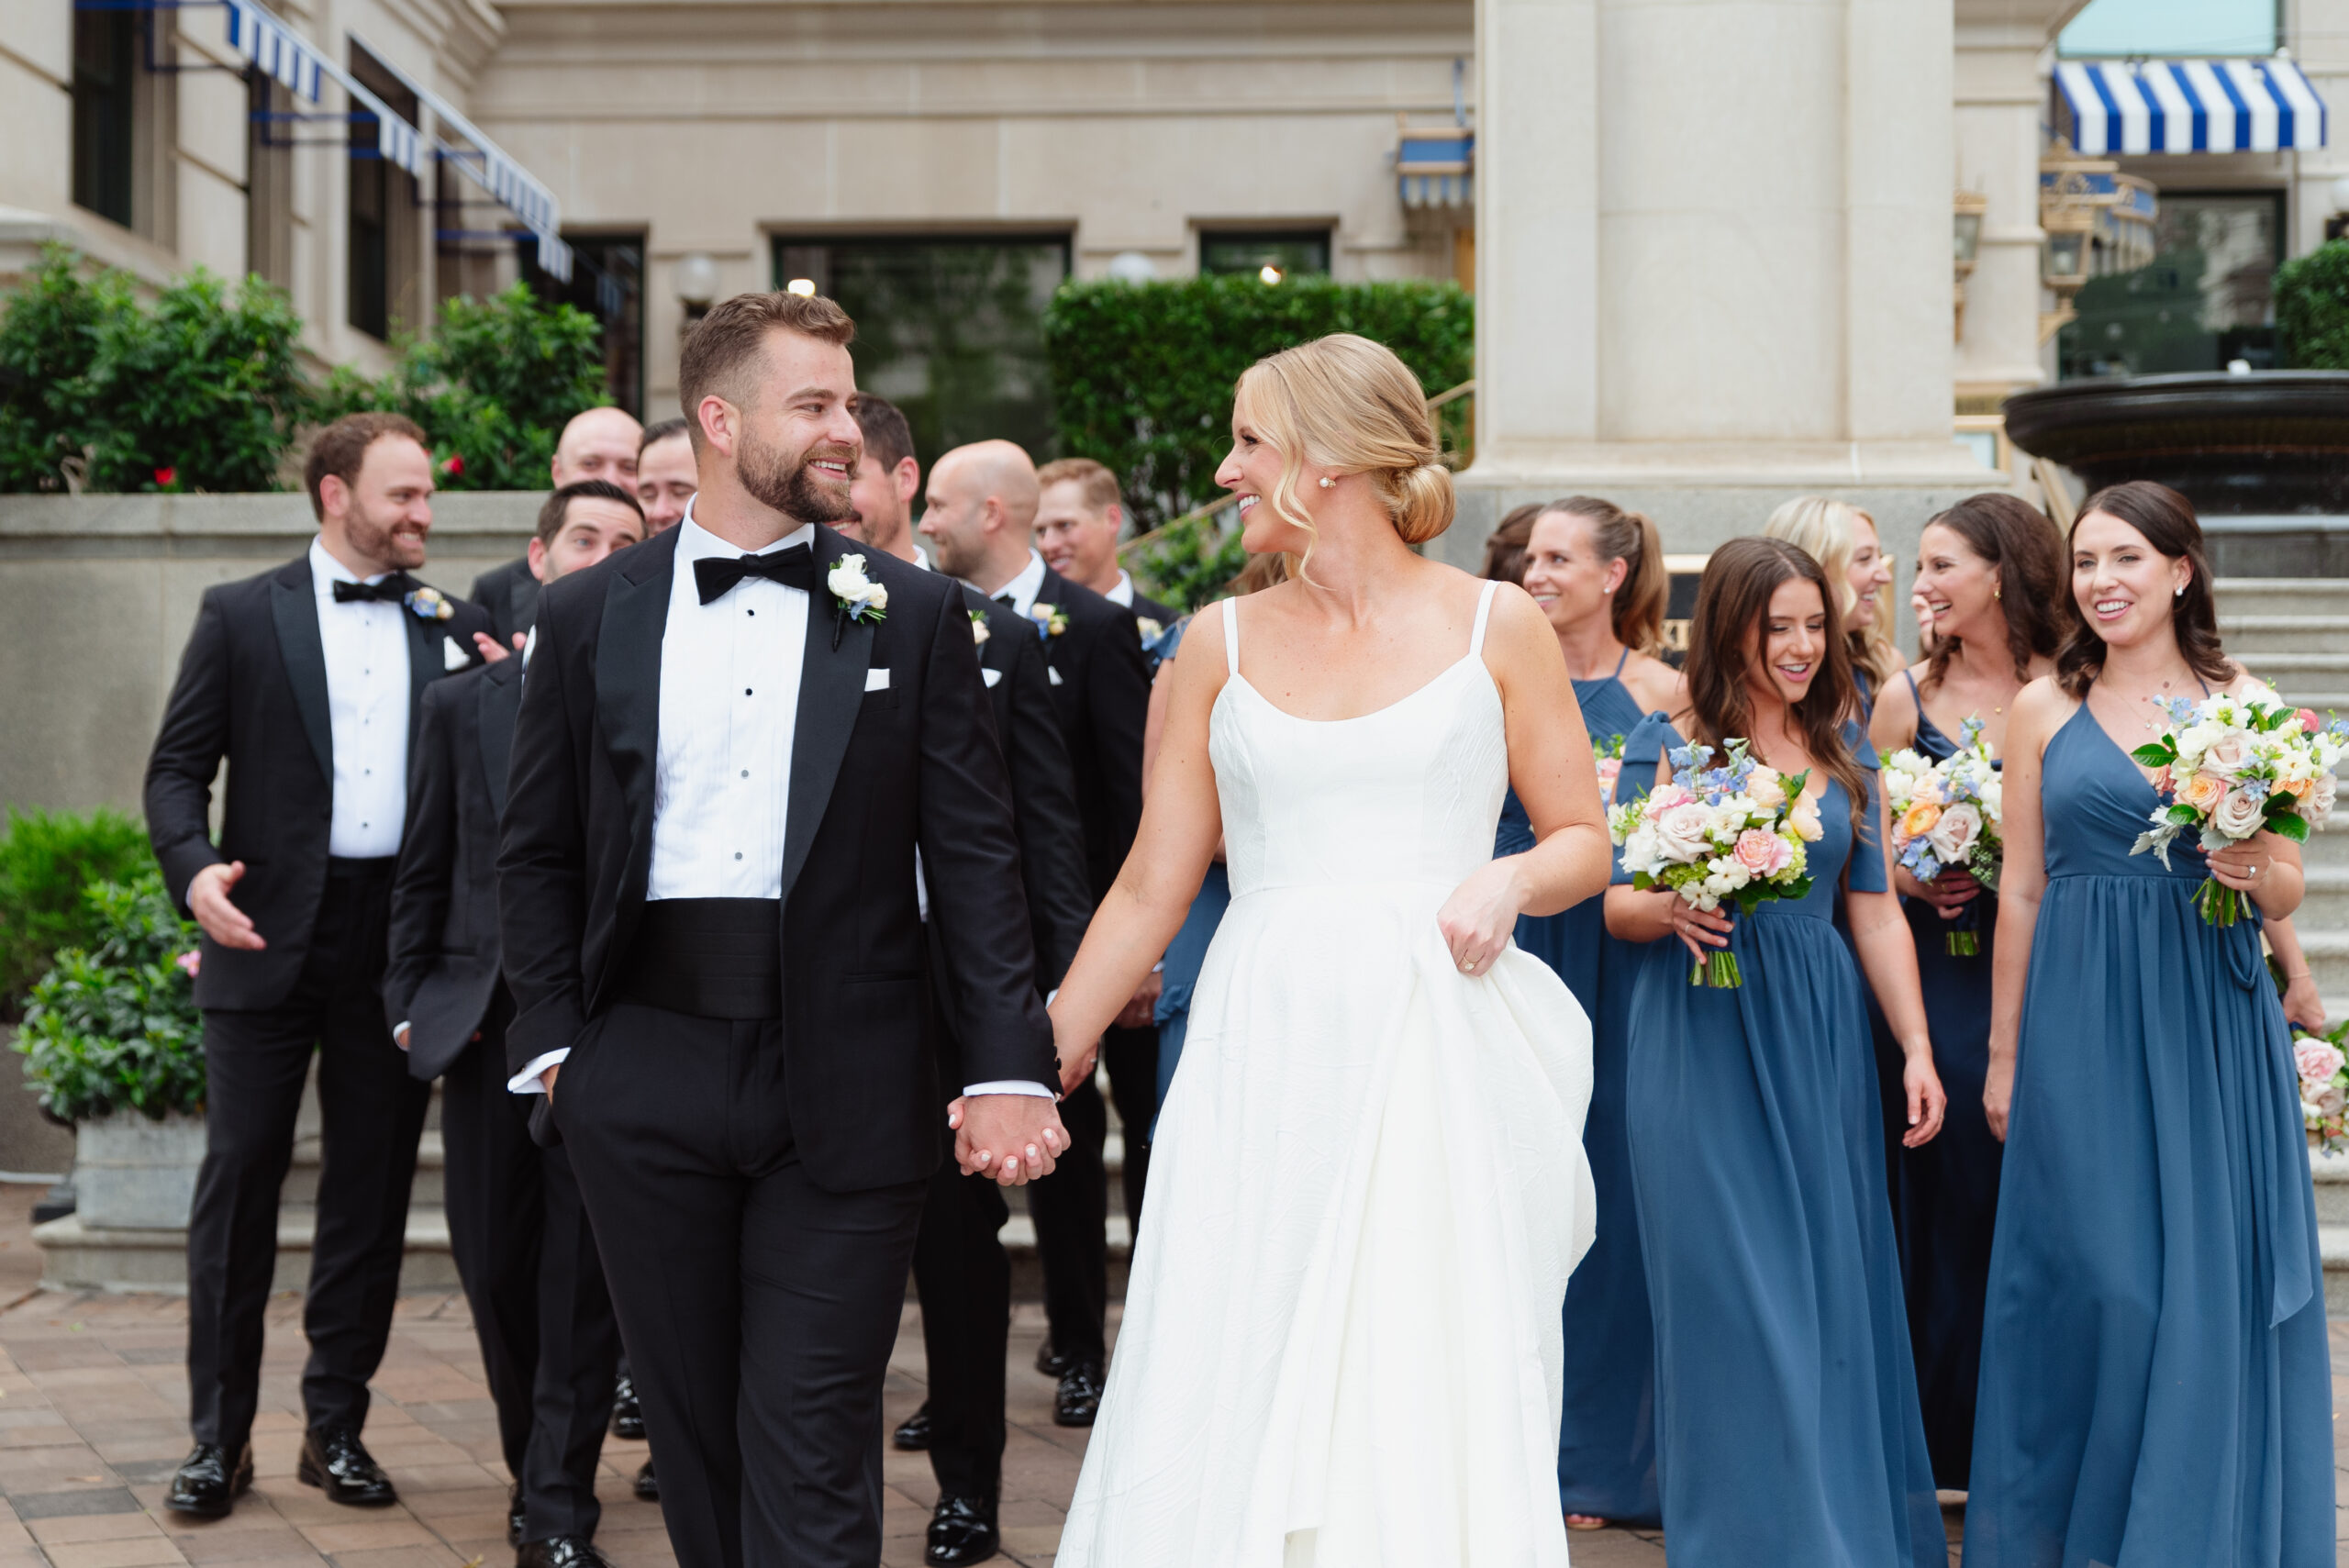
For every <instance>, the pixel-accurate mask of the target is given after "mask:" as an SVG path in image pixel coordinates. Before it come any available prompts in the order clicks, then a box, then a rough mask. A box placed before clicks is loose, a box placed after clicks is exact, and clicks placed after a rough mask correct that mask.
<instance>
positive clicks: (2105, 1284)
mask: <svg viewBox="0 0 2349 1568" xmlns="http://www.w3.org/2000/svg"><path fill="white" fill-rule="evenodd" d="M2042 777H2043V779H2044V781H2045V783H2044V784H2043V786H2042V800H2043V817H2044V820H2045V822H2046V833H2047V850H2046V860H2047V888H2046V892H2045V893H2044V894H2043V895H2042V897H2041V900H2040V906H2039V919H2038V923H2037V927H2036V929H2035V930H2034V932H2033V935H2032V950H2031V972H2030V979H2029V982H2028V983H2027V984H2026V986H2025V988H2024V993H2023V1006H2022V1019H2021V1030H2020V1034H2019V1037H2018V1040H2017V1052H2016V1070H2015V1083H2014V1094H2013V1098H2012V1100H2011V1102H2010V1110H2009V1118H2008V1128H2007V1145H2006V1162H2005V1170H2004V1174H2003V1180H2002V1184H2001V1190H2000V1192H1999V1195H1998V1238H1997V1240H1996V1242H1995V1243H1994V1244H1993V1247H1992V1250H1991V1256H1990V1284H1989V1302H1988V1307H1987V1316H1986V1320H1985V1324H1984V1333H1983V1345H1982V1383H1981V1397H1980V1407H1979V1409H1978V1412H1977V1414H1976V1420H1975V1431H1974V1467H1973V1476H1972V1481H1973V1485H1972V1488H1971V1491H1970V1494H1969V1497H1968V1501H1967V1507H1966V1514H1965V1568H2088V1565H2089V1564H2092V1563H2093V1564H2099V1565H2109V1568H2168V1565H2169V1564H2173V1563H2177V1564H2185V1563H2196V1564H2199V1563H2226V1564H2228V1565H2229V1568H2319V1565H2320V1564H2324V1565H2329V1564H2331V1563H2332V1561H2333V1551H2334V1547H2333V1472H2332V1463H2333V1461H2332V1372H2331V1368H2330V1363H2329V1360H2328V1356H2327V1350H2326V1343H2325V1325H2324V1285H2323V1277H2324V1276H2323V1272H2322V1267H2321V1263H2320V1262H2319V1260H2318V1251H2317V1229H2316V1206H2315V1200H2314V1197H2313V1195H2312V1193H2311V1190H2310V1182H2309V1160H2308V1144H2307V1139H2306V1134H2305V1132H2304V1130H2303V1129H2302V1126H2301V1120H2300V1113H2299V1090H2298V1088H2297V1087H2296V1079H2295V1073H2294V1070H2293V1062H2292V1053H2291V1042H2290V1038H2289V1031H2288V1029H2287V1028H2286V1025H2285V1022H2284V1013H2283V1008H2282V1006H2280V1005H2279V1004H2278V1002H2277V995H2276V988H2275V986H2274V984H2271V983H2270V981H2269V979H2268V977H2267V971H2266V964H2265V963H2264V962H2262V960H2261V957H2260V949H2259V928H2258V925H2257V923H2256V922H2255V921H2254V920H2244V921H2243V922H2242V923H2240V924H2238V925H2235V926H2232V927H2229V928H2223V929H2222V928H2219V927H2214V926H2210V925H2206V924H2204V923H2203V920H2202V918H2201V917H2200V915H2199V914H2198V913H2197V912H2196V909H2195V890H2196V888H2197V887H2198V886H2199V884H2200V883H2201V880H2202V878H2203V876H2204V874H2205V866H2204V863H2203V860H2202V856H2201V854H2200V851H2199V850H2194V849H2191V848H2189V847H2188V842H2187V840H2180V841H2179V843H2178V845H2177V846H2176V847H2174V848H2173V849H2172V850H2171V851H2170V860H2171V862H2172V863H2171V866H2170V868H2169V869H2167V870H2165V869H2164V868H2163V866H2162V863H2161V862H2160V861H2159V860H2157V859H2155V858H2154V856H2153V855H2151V854H2144V855H2132V854H2131V853H2130V852H2129V847H2130V845H2131V844H2132V842H2134V841H2135V840H2136V837H2137V835H2138V833H2139V832H2140V831H2141V830H2142V829H2143V827H2144V826H2145V819H2146V817H2148V816H2149V815H2150V814H2151V813H2152V812H2153V810H2154V806H2155V805H2156V803H2157V800H2158V798H2159V797H2158V796H2156V795H2155V794H2154V788H2153V785H2152V784H2149V783H2147V782H2146V780H2145V776H2144V774H2143V773H2140V772H2139V771H2138V769H2137V766H2136V764H2135V763H2134V762H2132V761H2130V759H2129V758H2128V757H2127V756H2126V755H2124V754H2123V753H2122V751H2121V748H2120V747H2119V746H2118V745H2116V744H2115V743H2114V742H2113V740H2112V739H2111V737H2110V735H2108V734H2107V733H2106V732H2105V730H2104V728H2103V726H2101V725H2099V723H2098V722H2097V721H2096V717H2095V716H2094V715H2092V714H2091V713H2089V712H2088V710H2087V705H2086V704H2085V703H2083V704H2082V705H2081V706H2080V707H2079V709H2078V711H2076V713H2074V714H2073V715H2072V717H2070V718H2069V719H2068V720H2067V721H2065V724H2064V726H2063V728H2061V729H2059V730H2057V731H2056V733H2055V736H2054V739H2053V740H2050V741H2049V742H2048V744H2047V750H2046V752H2045V754H2044V766H2043V770H2042Z"/></svg>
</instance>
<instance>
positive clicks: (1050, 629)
mask: <svg viewBox="0 0 2349 1568" xmlns="http://www.w3.org/2000/svg"><path fill="white" fill-rule="evenodd" d="M1028 618H1029V619H1030V620H1032V621H1034V622H1035V623H1036V635H1037V636H1038V637H1058V636H1060V635H1061V633H1063V632H1064V631H1066V630H1067V629H1068V612H1067V611H1066V610H1064V609H1063V608H1061V607H1060V606H1058V605H1048V604H1046V603H1044V601H1043V600H1041V599H1039V600H1037V601H1036V602H1035V603H1034V604H1032V605H1030V606H1028Z"/></svg>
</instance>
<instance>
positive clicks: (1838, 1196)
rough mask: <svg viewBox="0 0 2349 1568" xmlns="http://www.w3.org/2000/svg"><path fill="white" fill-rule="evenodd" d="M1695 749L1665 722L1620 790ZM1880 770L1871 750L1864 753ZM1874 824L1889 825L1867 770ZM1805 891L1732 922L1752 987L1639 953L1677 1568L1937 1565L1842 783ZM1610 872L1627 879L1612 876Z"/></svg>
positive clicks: (1638, 1181) (1640, 1100) (1867, 883)
mask: <svg viewBox="0 0 2349 1568" xmlns="http://www.w3.org/2000/svg"><path fill="white" fill-rule="evenodd" d="M1680 743H1681V737H1680V736H1679V735H1677V734H1676V733H1675V731H1674V730H1673V729H1672V728H1671V727H1670V726H1669V725H1668V724H1666V723H1665V722H1664V716H1663V715H1661V714H1658V715H1655V716H1653V717H1651V718H1650V719H1649V720H1648V721H1647V722H1645V723H1643V724H1642V725H1641V727H1640V728H1639V729H1638V730H1636V731H1635V732H1633V734H1632V735H1631V740H1629V741H1628V742H1627V743H1626V746H1625V749H1624V754H1623V755H1624V762H1623V773H1622V777H1621V780H1620V783H1619V784H1618V786H1617V787H1618V793H1619V794H1620V795H1622V796H1623V798H1625V799H1630V798H1631V797H1632V796H1633V795H1636V794H1637V793H1638V792H1639V791H1640V790H1642V789H1643V788H1645V787H1647V786H1648V785H1649V784H1651V783H1652V781H1653V775H1654V771H1655V764H1656V759H1657V757H1658V754H1659V753H1660V752H1661V751H1663V750H1664V749H1665V748H1667V747H1672V746H1677V745H1679V744H1680ZM1850 743H1851V745H1852V748H1853V751H1854V756H1855V757H1857V758H1858V759H1860V760H1862V761H1864V762H1867V763H1869V764H1871V766H1872V765H1873V762H1874V754H1873V753H1872V752H1870V751H1868V750H1867V747H1866V738H1865V735H1862V734H1859V733H1857V731H1856V729H1854V732H1853V733H1852V734H1851V736H1850ZM1868 779H1869V785H1868V797H1869V798H1868V800H1867V802H1866V803H1865V806H1866V810H1867V812H1868V813H1870V814H1871V815H1872V814H1873V813H1874V812H1875V810H1876V787H1875V774H1874V773H1873V772H1870V773H1869V774H1868ZM1819 806H1820V822H1821V826H1822V827H1823V828H1824V829H1825V831H1824V833H1823V835H1822V836H1821V837H1820V840H1819V841H1818V842H1817V843H1814V844H1812V845H1811V846H1810V849H1809V865H1810V873H1811V876H1812V884H1811V891H1810V894H1809V896H1808V897H1806V898H1804V899H1802V900H1800V901H1799V902H1795V901H1786V900H1781V901H1778V902H1775V903H1769V904H1765V905H1763V906H1761V907H1760V908H1758V909H1757V910H1755V911H1754V913H1753V915H1752V916H1750V917H1739V918H1738V920H1737V924H1736V929H1735V930H1734V932H1733V933H1732V934H1731V939H1730V947H1731V951H1733V952H1734V953H1736V954H1737V957H1738V962H1739V964H1740V966H1741V967H1742V970H1743V971H1744V976H1745V983H1744V984H1742V985H1741V986H1738V987H1737V988H1735V989H1732V990H1712V989H1709V988H1705V987H1701V986H1693V985H1691V984H1689V983H1688V976H1689V968H1690V961H1689V957H1688V952H1687V949H1686V948H1684V947H1682V946H1681V945H1680V943H1679V941H1678V940H1676V939H1674V938H1671V937H1666V938H1664V939H1663V940H1659V941H1655V942H1652V943H1649V944H1647V951H1646V953H1645V955H1644V958H1643V961H1642V964H1641V966H1640V971H1639V976H1638V979H1637V980H1636V981H1635V982H1634V984H1633V986H1632V991H1631V1074H1630V1089H1629V1095H1628V1102H1629V1120H1630V1124H1631V1175H1632V1181H1633V1190H1634V1195H1635V1200H1636V1203H1637V1207H1638V1211H1639V1221H1640V1241H1641V1245H1642V1248H1643V1249H1644V1251H1645V1253H1646V1257H1647V1270H1648V1295H1649V1298H1650V1300H1651V1301H1652V1302H1653V1307H1654V1319H1655V1339H1656V1363H1655V1364H1656V1433H1657V1450H1658V1471H1659V1478H1660V1480H1661V1481H1662V1484H1663V1493H1664V1540H1666V1541H1667V1542H1668V1543H1669V1550H1670V1552H1671V1557H1672V1563H1673V1568H1753V1565H1754V1564H1758V1563H1772V1564H1787V1565H1793V1564H1801V1565H1802V1568H1894V1565H1896V1564H1897V1565H1898V1568H1929V1565H1930V1568H1943V1565H1944V1564H1945V1563H1946V1562H1947V1558H1948V1544H1947V1540H1946V1537H1945V1534H1944V1531H1943V1525H1942V1519H1941V1510H1940V1508H1939V1507H1938V1506H1937V1505H1936V1503H1935V1501H1934V1497H1933V1477H1932V1465H1931V1463H1930V1462H1929V1461H1928V1460H1927V1458H1926V1454H1925V1432H1924V1427H1923V1424H1922V1423H1921V1421H1920V1418H1919V1416H1918V1409H1917V1384H1916V1375H1915V1373H1914V1370H1913V1368H1912V1365H1911V1362H1910V1359H1909V1325H1908V1319H1907V1316H1906V1314H1905V1312H1904V1311H1903V1308H1902V1301H1901V1289H1900V1261H1899V1257H1898V1251H1897V1250H1896V1248H1895V1245H1894V1241H1893V1234H1892V1211H1891V1207H1890V1206H1889V1205H1888V1204H1887V1201H1886V1198H1885V1190H1884V1154H1883V1146H1882V1143H1881V1141H1880V1140H1881V1136H1882V1131H1881V1126H1880V1122H1879V1112H1878V1110H1877V1102H1876V1069H1875V1064H1874V1062H1873V1061H1872V1060H1871V1056H1872V1051H1873V1048H1872V1046H1871V1045H1870V1043H1869V1040H1868V1023H1867V1010H1866V1008H1865V1006H1863V1005H1862V1003H1861V999H1860V997H1861V992H1862V989H1863V986H1862V982H1861V979H1860V975H1859V972H1858V970H1857V968H1856V967H1855V966H1854V963H1853V962H1852V956H1851V952H1850V950H1849V949H1848V948H1847V947H1846V946H1845V945H1844V941H1843V940H1842V937H1840V936H1839V935H1838V934H1837V932H1836V930H1835V928H1834V926H1833V923H1832V921H1831V914H1832V912H1833V909H1834V906H1835V902H1836V888H1837V886H1838V884H1840V883H1841V882H1842V878H1843V874H1844V872H1845V869H1846V865H1847V863H1848V867H1849V872H1850V878H1851V885H1852V887H1853V888H1854V890H1855V891H1859V892H1882V891H1884V889H1885V887H1886V885H1887V884H1886V881H1885V868H1884V859H1883V856H1882V855H1881V854H1880V853H1879V852H1878V851H1877V847H1876V843H1875V842H1874V840H1873V837H1872V835H1871V836H1868V837H1863V838H1860V839H1859V840H1857V841H1856V842H1855V841H1854V833H1853V830H1852V822H1851V814H1850V798H1849V796H1848V795H1845V793H1844V792H1843V789H1842V786H1841V785H1838V784H1833V783H1830V784H1829V786H1828V790H1827V794H1826V795H1825V796H1824V797H1823V798H1822V799H1821V800H1820V803H1819ZM1617 877H1618V879H1619V880H1621V881H1628V880H1629V878H1628V877H1625V876H1623V874H1622V872H1621V869H1620V862H1619V864H1618V869H1617Z"/></svg>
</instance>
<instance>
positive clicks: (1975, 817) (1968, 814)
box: [1925, 802, 1982, 865]
mask: <svg viewBox="0 0 2349 1568" xmlns="http://www.w3.org/2000/svg"><path fill="white" fill-rule="evenodd" d="M1981 833H1982V813H1981V812H1979V811H1977V810H1976V809H1975V808H1974V807H1973V806H1967V805H1965V804H1964V803H1963V802H1961V803H1959V804H1958V805H1956V806H1944V807H1943V810H1942V817H1941V820H1940V821H1938V822H1936V823H1934V824H1933V830H1932V832H1930V833H1928V834H1926V835H1925V842H1926V843H1928V844H1930V845H1932V850H1933V853H1935V854H1937V855H1939V856H1940V857H1941V858H1942V862H1943V864H1945V865H1955V864H1956V863H1957V862H1960V861H1962V860H1964V859H1965V851H1967V850H1970V849H1972V848H1973V847H1974V840H1976V839H1977V838H1979V837H1980V836H1981Z"/></svg>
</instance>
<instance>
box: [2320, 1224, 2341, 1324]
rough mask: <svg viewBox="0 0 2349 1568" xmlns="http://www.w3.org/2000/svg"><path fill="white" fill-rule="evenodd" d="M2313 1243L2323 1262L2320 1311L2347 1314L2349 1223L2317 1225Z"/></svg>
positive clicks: (2328, 1314)
mask: <svg viewBox="0 0 2349 1568" xmlns="http://www.w3.org/2000/svg"><path fill="white" fill-rule="evenodd" d="M2316 1246H2317V1254H2318V1256H2319V1257H2321V1259H2322V1260H2323V1262H2324V1314H2325V1316H2326V1317H2328V1318H2342V1317H2349V1225H2324V1224H2320V1225H2318V1226H2317V1228H2316Z"/></svg>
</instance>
